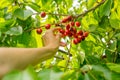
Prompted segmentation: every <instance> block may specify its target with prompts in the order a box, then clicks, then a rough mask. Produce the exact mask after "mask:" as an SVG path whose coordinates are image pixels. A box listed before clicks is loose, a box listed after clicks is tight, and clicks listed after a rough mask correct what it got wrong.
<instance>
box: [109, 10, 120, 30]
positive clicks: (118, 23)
mask: <svg viewBox="0 0 120 80" xmlns="http://www.w3.org/2000/svg"><path fill="white" fill-rule="evenodd" d="M109 21H110V25H111V27H112V28H114V29H120V20H119V17H118V15H117V13H116V12H111V15H110V20H109Z"/></svg>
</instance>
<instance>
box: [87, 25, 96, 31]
mask: <svg viewBox="0 0 120 80" xmlns="http://www.w3.org/2000/svg"><path fill="white" fill-rule="evenodd" d="M97 27H98V25H95V24H90V25H89V29H88V30H89V32H94V31H96V29H97Z"/></svg>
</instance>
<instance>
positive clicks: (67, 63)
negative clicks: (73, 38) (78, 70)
mask: <svg viewBox="0 0 120 80" xmlns="http://www.w3.org/2000/svg"><path fill="white" fill-rule="evenodd" d="M66 48H67V50H68V60H67V62H66V67H65V69H64V71H66V69H67V67H68V65H69V62H70V56H71V54H70V49H71V44H70V48H68V47H66Z"/></svg>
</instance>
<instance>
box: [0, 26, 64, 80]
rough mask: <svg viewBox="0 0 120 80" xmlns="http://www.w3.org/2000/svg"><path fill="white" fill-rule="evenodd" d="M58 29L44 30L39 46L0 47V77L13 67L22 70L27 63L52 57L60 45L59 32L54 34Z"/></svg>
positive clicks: (32, 63) (34, 63) (31, 63)
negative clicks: (41, 45)
mask: <svg viewBox="0 0 120 80" xmlns="http://www.w3.org/2000/svg"><path fill="white" fill-rule="evenodd" d="M58 29H59V28H54V29H49V30H47V31H46V33H45V34H44V35H43V37H42V40H43V44H44V46H43V47H41V48H0V79H1V78H2V77H4V75H6V74H7V73H9V72H10V71H12V70H14V69H17V70H23V69H25V68H26V67H27V66H28V65H36V64H38V63H39V62H41V61H44V60H46V59H49V58H51V57H53V56H54V55H55V53H56V52H57V50H58V48H59V46H60V45H61V44H60V39H61V34H60V33H57V34H54V32H55V31H57V30H58ZM63 46H64V45H63Z"/></svg>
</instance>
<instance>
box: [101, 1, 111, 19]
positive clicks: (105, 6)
mask: <svg viewBox="0 0 120 80" xmlns="http://www.w3.org/2000/svg"><path fill="white" fill-rule="evenodd" d="M112 3H113V0H106V2H105V3H104V4H103V5H102V6H101V7H100V16H101V17H102V16H109V14H110V10H111V6H112Z"/></svg>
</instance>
